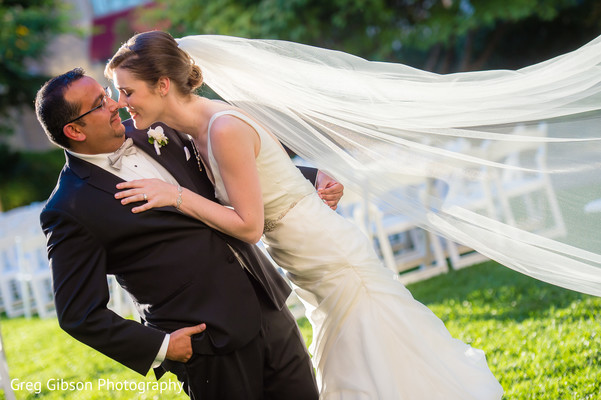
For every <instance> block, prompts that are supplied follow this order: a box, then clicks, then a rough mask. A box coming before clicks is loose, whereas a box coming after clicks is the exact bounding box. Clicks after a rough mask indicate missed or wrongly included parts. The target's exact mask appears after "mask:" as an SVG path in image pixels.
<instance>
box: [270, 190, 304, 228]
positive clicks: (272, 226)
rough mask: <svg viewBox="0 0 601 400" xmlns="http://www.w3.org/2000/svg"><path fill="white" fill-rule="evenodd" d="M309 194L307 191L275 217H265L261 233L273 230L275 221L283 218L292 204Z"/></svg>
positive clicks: (294, 204) (291, 207)
mask: <svg viewBox="0 0 601 400" xmlns="http://www.w3.org/2000/svg"><path fill="white" fill-rule="evenodd" d="M310 194H312V193H307V194H306V195H304V196H303V197H301V198H300V199H298V200H296V201H295V202H294V203H292V204H290V205H289V206H288V208H286V210H285V211H284V212H282V213H281V214H280V215H278V216H277V218H273V219H266V220H265V225H263V233H266V232H271V231H273V230H274V229H275V226H276V225H277V223H278V222H280V220H281V219H282V218H284V217H285V216H286V214H288V212H289V211H290V210H292V209H293V208H294V206H296V205H297V204H298V203H299V202H300V201H301V200H302V199H304V198H305V197H307V196H309V195H310Z"/></svg>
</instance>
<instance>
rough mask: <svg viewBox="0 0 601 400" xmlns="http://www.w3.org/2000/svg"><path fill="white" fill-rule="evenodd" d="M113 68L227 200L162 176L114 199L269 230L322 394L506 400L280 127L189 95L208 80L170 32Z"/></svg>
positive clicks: (248, 236) (141, 123) (230, 228)
mask: <svg viewBox="0 0 601 400" xmlns="http://www.w3.org/2000/svg"><path fill="white" fill-rule="evenodd" d="M224 68H225V67H224ZM251 71H252V69H251ZM105 74H106V75H107V77H108V78H109V79H112V80H113V82H114V84H115V87H116V88H117V89H118V90H119V95H120V96H123V97H124V98H125V101H126V102H127V108H128V111H129V113H130V114H131V117H132V119H133V121H134V124H135V126H136V128H138V129H146V128H148V127H149V126H150V125H151V124H152V123H154V122H156V121H161V122H164V123H166V124H167V125H169V126H171V127H173V128H174V129H176V130H177V131H179V132H183V133H186V134H189V135H191V136H192V138H193V140H194V143H195V145H196V147H197V149H198V153H197V157H198V160H199V167H200V168H204V169H206V171H207V173H208V175H209V177H210V179H211V180H212V182H213V184H214V186H215V192H216V195H217V198H218V199H219V200H220V202H221V203H222V204H223V205H221V204H217V203H213V202H211V201H209V200H207V199H205V198H202V197H200V196H198V195H195V194H194V193H192V192H191V191H188V190H186V189H185V188H184V189H183V190H182V191H181V192H180V191H178V188H177V187H175V186H173V185H170V184H167V183H164V182H161V181H158V180H139V181H132V182H126V183H122V184H119V185H118V188H119V189H123V191H121V192H119V193H118V194H117V198H119V199H121V201H122V203H123V204H128V203H130V202H136V201H140V200H141V199H142V198H147V202H146V203H144V204H143V205H141V206H137V207H135V208H133V212H143V211H146V210H148V209H151V208H154V207H161V206H176V207H177V208H178V209H179V210H180V211H182V212H183V213H185V214H188V215H190V216H191V217H194V218H197V219H199V220H201V221H203V222H205V223H206V224H208V225H210V226H212V227H214V228H216V229H219V230H221V231H223V232H225V233H227V234H229V235H232V236H235V237H237V238H240V239H242V240H244V241H247V242H249V243H256V242H257V241H258V240H259V239H260V238H261V237H263V240H264V242H265V243H266V244H267V245H268V250H269V252H270V255H271V256H272V257H273V259H274V260H275V261H276V262H277V264H278V265H279V266H281V267H282V268H284V269H285V270H286V271H287V273H288V276H289V278H290V280H291V281H292V282H293V283H294V285H295V286H296V287H297V288H298V289H297V293H298V295H299V297H300V298H301V299H302V300H303V302H304V304H305V305H306V308H307V316H308V318H309V320H310V322H311V324H312V326H313V332H314V336H313V343H312V346H311V351H312V354H313V361H314V365H315V366H316V369H317V377H318V384H319V386H320V391H321V397H322V398H324V399H428V400H434V399H440V400H453V399H454V400H468V399H473V400H487V399H490V400H492V399H500V398H501V397H502V395H503V390H502V388H501V386H500V384H499V383H498V382H497V380H496V379H495V377H494V376H493V374H492V373H491V371H490V370H489V368H488V366H487V362H486V357H485V355H484V353H483V352H482V351H481V350H478V349H474V348H471V347H470V346H468V345H466V344H465V343H463V342H461V341H459V340H457V339H454V338H453V337H451V335H450V334H449V332H448V331H447V329H446V328H445V326H444V324H443V322H442V321H441V320H440V319H438V318H437V317H436V316H435V315H434V314H433V313H432V312H431V311H430V310H429V309H428V308H427V307H425V306H424V305H422V304H421V303H419V302H418V301H416V300H415V299H413V297H412V295H411V294H410V293H409V291H408V290H407V289H406V288H405V287H404V286H403V285H402V284H401V283H399V282H398V281H397V280H395V279H394V278H393V274H392V272H391V271H390V270H388V269H386V268H384V267H383V265H382V263H381V262H380V260H379V259H378V257H377V255H376V253H375V251H374V250H373V249H372V247H371V244H370V241H369V240H368V239H367V237H365V236H364V235H363V234H362V233H361V231H360V230H359V229H358V228H357V227H356V226H355V225H353V224H352V223H350V222H349V221H348V220H346V219H344V218H343V217H341V216H340V215H339V214H337V213H336V212H334V211H333V210H332V209H330V208H329V207H328V206H327V205H326V204H324V202H323V201H322V200H321V199H320V198H319V196H318V194H317V193H316V192H315V190H314V188H313V187H312V185H311V184H310V183H309V182H308V181H307V180H305V179H304V178H303V176H302V175H301V174H300V173H299V172H298V170H297V168H295V167H294V166H293V164H292V163H291V161H290V159H289V157H288V155H287V154H286V153H285V151H284V149H283V147H282V145H281V144H280V142H279V141H278V139H277V138H276V136H277V134H278V129H277V128H275V129H274V128H273V127H271V129H268V128H267V127H266V126H264V125H263V124H262V123H260V122H259V121H257V120H256V119H255V118H252V117H251V116H250V114H249V113H248V112H247V110H245V109H243V108H238V107H234V106H232V105H230V104H226V103H223V102H220V101H213V100H209V99H206V98H203V97H199V96H196V95H194V94H192V91H193V90H194V89H196V88H197V87H199V86H200V84H201V83H202V78H201V72H200V69H199V67H198V66H196V65H195V63H194V62H193V61H192V59H191V58H190V56H189V55H188V54H187V53H186V52H184V51H183V50H181V49H180V48H179V47H178V43H177V42H176V41H175V40H174V39H173V38H172V37H171V36H170V35H169V34H167V33H164V32H159V31H154V32H146V33H142V34H138V35H136V36H134V37H132V38H131V39H130V40H129V41H128V42H127V43H125V44H124V45H123V46H122V47H121V48H120V49H119V50H118V51H117V53H116V54H115V55H114V56H113V58H112V59H111V60H110V62H109V63H108V65H107V68H106V70H105ZM247 79H248V81H249V83H250V82H251V81H253V79H254V78H253V76H252V74H250V75H248V76H247ZM299 79H300V80H301V81H302V77H299ZM253 84H254V83H253ZM267 84H269V83H265V85H267ZM261 85H263V83H261ZM261 85H259V86H261ZM256 106H258V107H260V105H256ZM324 118H327V116H324ZM280 123H281V124H284V125H285V124H287V123H288V121H287V120H286V119H282V120H281V121H280ZM208 329H210V327H209V328H208Z"/></svg>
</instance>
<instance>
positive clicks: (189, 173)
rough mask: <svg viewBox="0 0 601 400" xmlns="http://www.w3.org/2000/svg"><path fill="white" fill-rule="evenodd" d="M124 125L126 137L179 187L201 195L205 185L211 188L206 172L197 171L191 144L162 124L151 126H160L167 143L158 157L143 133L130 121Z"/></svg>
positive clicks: (203, 192)
mask: <svg viewBox="0 0 601 400" xmlns="http://www.w3.org/2000/svg"><path fill="white" fill-rule="evenodd" d="M124 125H125V126H126V128H127V131H126V135H127V136H128V137H131V138H132V139H133V141H134V143H135V144H136V146H137V147H138V148H139V149H141V150H143V151H145V152H146V153H148V154H149V155H150V156H151V157H152V158H154V159H155V160H156V161H157V162H158V163H159V164H161V165H162V166H163V167H165V169H167V171H169V173H170V174H171V175H173V177H174V178H175V179H176V180H177V182H178V183H179V184H180V185H181V186H183V187H185V188H188V189H191V190H193V191H195V192H197V193H201V194H203V195H206V194H207V193H206V189H207V184H209V185H210V186H211V188H212V184H211V183H210V181H209V180H208V177H207V175H206V172H205V171H204V170H203V171H200V170H199V169H198V163H197V161H196V158H195V156H194V152H193V150H192V143H191V142H190V141H189V140H188V139H187V138H186V139H183V140H182V137H181V136H180V135H179V134H178V133H177V132H176V131H174V130H173V129H171V128H169V127H167V126H166V125H164V124H162V123H158V124H153V127H155V126H158V125H160V126H162V127H163V130H164V133H165V135H166V136H167V138H168V143H167V144H166V145H164V146H162V147H161V148H160V151H161V154H160V155H158V154H157V152H156V150H155V148H154V145H152V144H151V143H149V142H148V135H147V134H146V132H145V131H142V130H138V129H135V128H133V126H132V124H131V123H130V120H128V121H125V122H124ZM185 149H187V151H186V150H185Z"/></svg>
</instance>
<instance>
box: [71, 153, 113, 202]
mask: <svg viewBox="0 0 601 400" xmlns="http://www.w3.org/2000/svg"><path fill="white" fill-rule="evenodd" d="M65 154H66V157H67V166H68V167H69V168H70V169H71V170H72V171H73V173H75V174H76V175H77V176H78V177H79V178H80V179H82V180H84V181H86V182H87V183H88V184H90V185H93V186H95V187H97V188H99V189H101V190H103V191H105V192H108V193H111V194H112V195H114V194H115V193H117V191H118V190H117V184H118V183H120V182H123V179H121V178H119V177H118V176H117V175H114V174H111V173H110V172H108V171H105V170H104V169H102V168H100V167H97V166H96V165H94V164H91V163H89V162H87V161H84V160H82V159H80V158H78V157H75V156H72V155H71V154H69V153H68V152H65Z"/></svg>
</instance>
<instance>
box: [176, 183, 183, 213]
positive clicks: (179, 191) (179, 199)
mask: <svg viewBox="0 0 601 400" xmlns="http://www.w3.org/2000/svg"><path fill="white" fill-rule="evenodd" d="M181 205H182V187H181V186H180V185H177V200H175V209H176V210H177V211H179V212H182V210H181V209H180V206H181Z"/></svg>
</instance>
